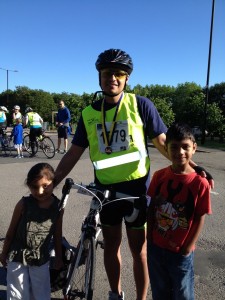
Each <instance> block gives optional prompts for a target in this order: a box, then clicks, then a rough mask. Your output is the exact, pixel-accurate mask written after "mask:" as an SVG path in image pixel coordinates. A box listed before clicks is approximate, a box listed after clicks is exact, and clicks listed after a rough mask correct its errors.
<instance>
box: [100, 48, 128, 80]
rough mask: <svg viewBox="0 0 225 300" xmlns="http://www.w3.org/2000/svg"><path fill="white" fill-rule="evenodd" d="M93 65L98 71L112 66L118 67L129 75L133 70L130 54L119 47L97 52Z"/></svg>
mask: <svg viewBox="0 0 225 300" xmlns="http://www.w3.org/2000/svg"><path fill="white" fill-rule="evenodd" d="M95 66H96V69H97V70H98V71H101V70H102V69H105V68H112V67H116V68H120V69H121V70H124V71H126V72H127V73H128V74H129V75H130V74H131V72H132V71H133V62H132V59H131V57H130V55H129V54H127V53H126V52H125V51H122V50H120V49H109V50H106V51H104V52H102V53H101V54H99V56H98V59H97V61H96V63H95Z"/></svg>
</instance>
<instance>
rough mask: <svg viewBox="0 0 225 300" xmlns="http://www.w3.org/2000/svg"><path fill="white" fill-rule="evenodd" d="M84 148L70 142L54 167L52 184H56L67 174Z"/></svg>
mask: <svg viewBox="0 0 225 300" xmlns="http://www.w3.org/2000/svg"><path fill="white" fill-rule="evenodd" d="M84 150H85V148H83V147H79V146H77V145H74V144H72V146H71V147H70V149H69V150H68V152H67V153H66V154H65V155H64V156H63V158H62V159H61V161H60V162H59V164H58V167H57V168H56V171H55V180H54V186H57V185H58V184H59V183H60V182H61V181H62V180H63V179H64V178H65V177H66V176H67V175H68V174H69V172H70V171H71V170H72V169H73V167H74V166H75V165H76V163H77V162H78V160H79V159H80V157H81V155H82V154H83V152H84Z"/></svg>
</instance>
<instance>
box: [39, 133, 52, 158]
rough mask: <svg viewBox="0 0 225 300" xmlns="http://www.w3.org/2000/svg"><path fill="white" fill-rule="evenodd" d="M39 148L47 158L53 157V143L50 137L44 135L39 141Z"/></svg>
mask: <svg viewBox="0 0 225 300" xmlns="http://www.w3.org/2000/svg"><path fill="white" fill-rule="evenodd" d="M40 148H41V149H42V151H43V152H44V154H45V155H46V156H47V158H53V157H54V156H55V145H54V143H53V141H52V139H51V138H50V137H48V136H45V137H44V138H43V139H42V140H41V141H40Z"/></svg>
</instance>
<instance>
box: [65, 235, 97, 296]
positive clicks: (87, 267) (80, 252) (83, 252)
mask: <svg viewBox="0 0 225 300" xmlns="http://www.w3.org/2000/svg"><path fill="white" fill-rule="evenodd" d="M94 272H95V242H94V238H93V237H91V238H87V239H85V241H84V243H83V245H81V246H79V247H78V248H77V254H76V256H75V261H74V263H73V264H72V266H71V268H70V270H69V273H70V274H69V275H68V281H67V285H66V295H67V298H68V299H69V300H73V299H87V300H91V299H92V297H93V289H94Z"/></svg>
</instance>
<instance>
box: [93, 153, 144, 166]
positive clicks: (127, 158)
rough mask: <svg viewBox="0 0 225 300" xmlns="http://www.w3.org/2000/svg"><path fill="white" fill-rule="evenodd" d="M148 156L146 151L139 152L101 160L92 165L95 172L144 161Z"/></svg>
mask: <svg viewBox="0 0 225 300" xmlns="http://www.w3.org/2000/svg"><path fill="white" fill-rule="evenodd" d="M147 156H148V154H147V151H146V149H144V150H143V151H142V152H141V151H136V152H132V153H129V154H124V155H121V156H117V157H112V158H108V159H103V160H100V161H94V162H93V165H94V168H95V170H101V169H105V168H111V167H115V166H118V165H122V164H127V163H131V162H134V161H138V160H144V161H145V159H146V157H147Z"/></svg>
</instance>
